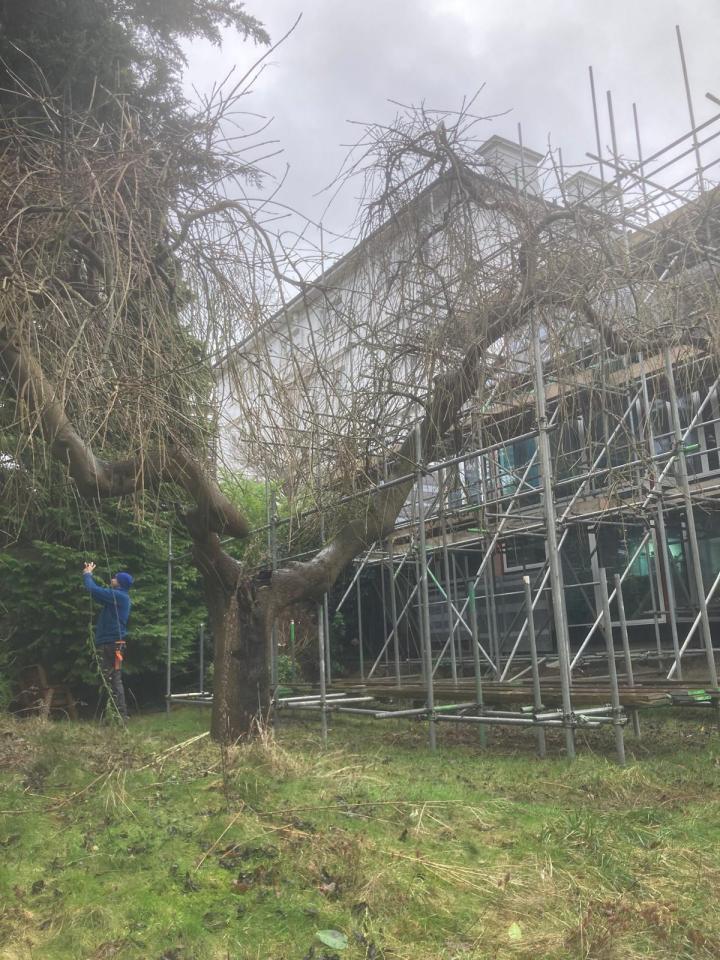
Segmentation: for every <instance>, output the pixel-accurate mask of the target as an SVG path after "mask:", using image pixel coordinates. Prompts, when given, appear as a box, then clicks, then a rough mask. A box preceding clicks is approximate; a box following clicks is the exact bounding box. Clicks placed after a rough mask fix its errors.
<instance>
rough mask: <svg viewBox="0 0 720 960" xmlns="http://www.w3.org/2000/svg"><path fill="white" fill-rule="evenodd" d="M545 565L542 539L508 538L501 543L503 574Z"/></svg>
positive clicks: (543, 541)
mask: <svg viewBox="0 0 720 960" xmlns="http://www.w3.org/2000/svg"><path fill="white" fill-rule="evenodd" d="M544 563H545V538H544V537H523V536H518V537H508V539H507V540H505V541H504V542H503V564H504V567H505V573H510V572H511V571H515V570H527V569H531V568H534V567H541V566H542V565H543V564H544Z"/></svg>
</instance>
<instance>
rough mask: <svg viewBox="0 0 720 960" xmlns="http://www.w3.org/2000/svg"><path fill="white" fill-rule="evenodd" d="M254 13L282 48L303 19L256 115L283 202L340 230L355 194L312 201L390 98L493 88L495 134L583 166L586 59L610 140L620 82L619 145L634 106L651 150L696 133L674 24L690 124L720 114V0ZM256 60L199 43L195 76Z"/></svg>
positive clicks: (273, 6)
mask: <svg viewBox="0 0 720 960" xmlns="http://www.w3.org/2000/svg"><path fill="white" fill-rule="evenodd" d="M246 8H247V10H248V11H249V12H250V13H253V14H254V15H256V16H257V17H258V18H259V19H261V20H262V21H263V22H264V23H265V25H266V27H267V29H268V31H269V33H270V34H271V37H272V39H273V41H276V40H278V39H279V38H280V37H281V36H282V35H283V34H284V33H285V32H286V31H287V30H288V29H289V28H290V27H291V26H292V24H293V22H294V21H295V19H296V18H297V16H298V15H299V14H302V19H301V21H300V23H299V25H298V27H297V28H296V30H295V31H294V33H293V34H292V35H291V36H290V37H289V39H288V40H286V41H285V43H284V44H282V45H281V47H280V48H279V49H278V50H276V51H274V52H273V54H272V55H271V57H270V58H269V61H268V64H269V65H268V67H267V69H265V70H264V72H263V73H262V76H261V77H260V78H259V80H258V82H257V83H256V84H255V87H254V93H253V95H252V97H251V98H249V99H248V107H249V108H252V109H253V110H255V111H257V112H258V113H260V114H263V115H265V116H268V117H273V118H274V120H273V124H272V127H271V131H272V136H273V137H274V138H276V139H277V140H278V141H279V142H280V144H281V145H282V147H283V149H284V154H283V157H282V159H281V160H280V161H277V160H276V161H273V162H272V163H271V164H270V168H271V170H272V171H273V172H275V173H276V174H279V173H281V172H282V169H283V168H284V165H285V163H287V164H289V166H290V171H289V175H288V178H287V180H286V183H285V185H284V188H283V195H284V197H285V198H286V200H287V202H289V203H290V204H291V205H293V206H294V207H296V208H298V209H299V210H301V211H303V212H304V213H306V214H307V215H308V216H311V217H314V218H316V219H319V218H320V217H323V219H324V223H325V225H326V227H327V228H328V229H330V230H335V231H338V232H341V233H342V232H344V231H346V230H347V229H348V227H349V225H350V222H351V220H352V218H353V213H354V210H353V203H352V198H351V197H350V196H345V197H341V198H340V199H339V200H338V201H337V202H336V203H334V204H333V206H332V207H331V209H330V210H329V211H328V212H325V213H323V209H324V207H325V204H326V203H327V200H328V195H327V194H324V195H321V196H317V194H318V193H319V192H320V191H321V190H322V189H323V188H324V187H325V186H326V185H327V184H328V183H329V182H330V181H331V180H332V178H333V176H334V175H335V174H336V172H337V170H338V168H339V166H340V164H341V162H342V160H343V157H344V156H345V153H346V149H345V148H344V147H343V146H342V145H343V144H348V143H350V142H352V141H354V140H356V139H357V138H358V136H359V129H358V128H357V127H353V126H351V125H349V124H348V121H349V120H353V121H366V122H370V121H381V122H382V121H387V120H389V119H391V117H392V116H393V114H394V113H395V110H396V108H395V107H394V106H393V105H392V104H390V103H389V102H388V101H389V100H390V99H393V100H399V101H402V102H405V103H419V102H421V101H425V102H426V104H427V105H428V106H429V107H439V108H452V109H454V108H457V107H459V105H460V103H461V101H462V99H463V97H464V96H468V95H472V94H473V93H474V92H475V91H476V90H477V89H478V88H479V87H480V86H481V84H485V88H484V91H483V92H482V94H481V97H480V99H479V101H478V102H477V104H476V111H477V112H478V113H482V114H497V113H500V112H502V111H506V110H508V111H510V112H509V113H508V114H507V115H506V116H504V117H501V118H499V119H495V120H493V121H491V122H488V124H487V136H488V137H489V136H491V135H492V134H493V133H499V134H501V135H503V136H505V137H508V138H510V139H513V140H515V139H517V124H518V122H521V123H522V128H523V138H524V142H525V145H526V146H528V147H531V148H534V149H537V150H539V151H541V152H544V151H545V149H546V148H547V144H548V138H550V140H551V142H552V144H553V146H554V147H561V148H562V151H563V159H564V162H565V164H566V165H571V164H574V163H583V162H587V161H586V158H585V152H586V151H587V150H594V147H595V133H594V127H593V119H592V108H591V100H590V90H589V84H588V66H589V65H592V66H593V69H594V71H595V81H596V88H597V91H598V94H599V97H600V100H601V105H602V107H603V119H602V123H603V141H604V142H605V143H608V142H609V133H608V125H607V120H606V110H605V102H606V101H605V91H606V90H608V89H610V90H612V92H613V98H614V106H615V114H616V121H617V123H618V126H619V127H620V129H621V152H625V153H626V154H628V155H634V153H635V151H634V133H633V128H632V103H633V101H635V102H636V103H637V105H638V111H639V115H640V125H641V131H642V137H643V148H644V152H645V153H646V155H647V154H648V153H650V152H651V151H652V150H653V149H655V148H657V147H658V146H660V145H662V144H663V143H665V142H667V141H669V140H671V139H674V138H675V137H676V136H678V135H680V134H682V133H684V132H685V131H686V130H687V129H688V115H687V107H686V100H685V92H684V87H683V80H682V72H681V66H680V58H679V54H678V48H677V40H676V34H675V24H679V25H680V28H681V31H682V35H683V42H684V46H685V55H686V58H687V62H688V69H689V74H690V81H691V85H692V89H693V96H694V104H695V112H696V118H697V119H698V120H702V119H706V118H707V117H709V116H711V115H712V114H713V112H719V111H720V108H717V107H713V105H712V104H711V103H710V102H709V101H708V100H707V99H706V98H705V93H706V92H707V91H710V92H712V93H715V94H716V95H717V96H720V65H719V58H718V46H719V41H720V0H603V2H599V0H504V2H503V0H249V2H248V3H247V5H246ZM259 52H260V51H259V50H258V48H253V47H251V46H249V45H248V44H244V43H243V42H242V41H241V40H240V39H239V38H238V37H236V36H233V35H231V34H228V35H227V37H226V41H225V43H224V45H223V48H222V50H220V51H218V50H217V49H216V48H212V47H210V46H209V45H205V44H194V45H193V46H192V47H191V48H190V50H189V59H190V69H189V71H188V75H187V77H188V82H189V83H192V84H194V85H196V86H197V87H198V88H199V89H201V90H207V89H208V87H209V86H210V85H211V84H212V82H213V81H215V80H218V79H219V78H221V77H222V75H223V74H225V73H226V72H227V71H228V70H229V69H230V68H231V67H232V66H233V65H237V69H238V70H244V69H246V68H247V67H248V66H249V64H250V63H251V62H252V61H253V60H254V59H255V58H256V57H257V56H258V53H259ZM713 146H714V145H713ZM710 150H711V148H710V147H709V148H708V151H710ZM715 152H716V153H717V152H720V148H715ZM712 155H715V154H711V156H712ZM704 159H707V158H706V157H704ZM713 176H714V177H715V179H717V178H718V177H719V176H720V167H719V168H715V170H714V171H713Z"/></svg>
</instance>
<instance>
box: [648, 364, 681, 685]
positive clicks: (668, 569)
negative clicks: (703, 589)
mask: <svg viewBox="0 0 720 960" xmlns="http://www.w3.org/2000/svg"><path fill="white" fill-rule="evenodd" d="M639 362H640V384H641V387H642V398H643V413H644V415H645V427H646V431H647V440H648V448H649V452H650V456H651V457H652V456H653V455H654V454H655V431H654V430H653V425H652V411H651V409H650V394H649V392H648V385H647V376H646V375H645V358H644V357H643V355H642V353H641V354H640V355H639ZM664 510H665V508H664V506H663V501H662V496H660V497H659V498H658V502H657V522H656V531H657V543H656V550H655V565H656V568H657V573H658V574H659V573H660V572H661V568H660V564H659V562H658V561H659V559H660V557H662V566H663V567H664V568H665V574H666V576H665V593H666V595H667V618H668V620H669V622H670V638H671V640H672V647H673V654H674V657H675V669H676V671H677V676H678V680H682V664H681V662H680V640H679V639H678V629H677V616H676V613H675V584H674V583H673V571H672V557H671V556H670V551H669V548H668V542H667V532H666V530H665V512H664ZM660 596H662V583H661V582H658V597H660Z"/></svg>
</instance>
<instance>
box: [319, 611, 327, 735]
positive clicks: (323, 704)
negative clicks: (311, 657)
mask: <svg viewBox="0 0 720 960" xmlns="http://www.w3.org/2000/svg"><path fill="white" fill-rule="evenodd" d="M317 618H318V666H319V668H320V729H321V734H322V742H323V746H326V745H327V734H328V730H327V687H326V685H325V626H324V624H323V620H324V618H325V605H324V604H322V603H319V604H318V607H317Z"/></svg>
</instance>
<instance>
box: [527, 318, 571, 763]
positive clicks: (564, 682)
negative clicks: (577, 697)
mask: <svg viewBox="0 0 720 960" xmlns="http://www.w3.org/2000/svg"><path fill="white" fill-rule="evenodd" d="M532 332H533V360H534V364H533V368H534V375H535V404H536V408H537V418H538V454H539V455H538V462H539V466H540V482H541V484H542V499H543V510H544V514H545V536H546V546H547V555H548V566H549V569H550V589H551V594H552V605H553V618H554V621H555V637H556V640H557V653H558V663H559V667H560V690H561V694H562V710H563V721H564V724H565V749H566V752H567V755H568V758H569V759H570V760H574V759H575V731H574V725H573V714H572V701H571V697H570V641H569V637H568V628H567V618H566V612H565V590H564V588H563V577H562V568H561V566H560V554H559V552H558V544H557V529H556V526H555V524H556V516H555V502H554V500H553V488H552V468H551V460H550V438H549V437H548V432H547V427H548V423H547V410H546V404H545V381H544V377H543V368H542V356H541V353H540V330H539V328H538V325H537V321H536V320H534V319H533V321H532Z"/></svg>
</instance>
